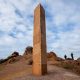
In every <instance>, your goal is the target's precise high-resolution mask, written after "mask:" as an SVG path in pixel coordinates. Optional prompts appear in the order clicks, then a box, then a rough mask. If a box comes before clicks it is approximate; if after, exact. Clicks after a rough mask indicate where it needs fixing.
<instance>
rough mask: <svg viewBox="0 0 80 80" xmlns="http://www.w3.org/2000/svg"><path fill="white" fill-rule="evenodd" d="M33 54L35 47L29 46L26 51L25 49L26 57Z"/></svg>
mask: <svg viewBox="0 0 80 80" xmlns="http://www.w3.org/2000/svg"><path fill="white" fill-rule="evenodd" d="M32 52H33V47H31V46H28V47H27V48H26V49H25V52H24V54H23V55H24V56H25V55H28V54H31V55H32Z"/></svg>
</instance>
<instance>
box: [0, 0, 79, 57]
mask: <svg viewBox="0 0 80 80" xmlns="http://www.w3.org/2000/svg"><path fill="white" fill-rule="evenodd" d="M39 3H41V4H42V5H43V7H44V8H45V12H46V32H47V51H54V52H55V53H56V54H57V55H58V56H60V57H64V54H66V55H67V56H68V57H70V53H71V52H73V53H74V56H75V58H78V57H80V0H0V58H5V57H7V56H9V55H10V54H11V53H12V52H14V51H18V52H20V54H23V53H24V50H25V48H26V47H27V46H32V45H33V16H34V9H35V7H36V6H37V5H38V4H39Z"/></svg>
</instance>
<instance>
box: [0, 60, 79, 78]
mask: <svg viewBox="0 0 80 80" xmlns="http://www.w3.org/2000/svg"><path fill="white" fill-rule="evenodd" d="M1 66H2V65H1ZM1 66H0V67H1ZM0 80H80V76H78V75H76V74H74V73H72V72H70V71H68V70H65V69H63V68H60V67H57V66H54V65H51V64H49V63H48V73H47V74H46V75H44V76H33V75H32V65H27V63H26V61H20V62H16V63H14V64H8V65H6V66H3V67H2V68H1V69H0Z"/></svg>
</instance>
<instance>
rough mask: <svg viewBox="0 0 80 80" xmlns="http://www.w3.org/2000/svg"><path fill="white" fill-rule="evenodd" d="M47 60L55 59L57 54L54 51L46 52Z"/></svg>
mask: <svg viewBox="0 0 80 80" xmlns="http://www.w3.org/2000/svg"><path fill="white" fill-rule="evenodd" d="M47 58H48V60H57V55H56V54H55V53H54V52H49V53H47Z"/></svg>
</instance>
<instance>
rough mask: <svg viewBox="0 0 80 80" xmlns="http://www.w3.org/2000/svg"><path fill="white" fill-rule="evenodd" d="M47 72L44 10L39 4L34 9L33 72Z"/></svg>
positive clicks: (39, 73) (36, 73)
mask: <svg viewBox="0 0 80 80" xmlns="http://www.w3.org/2000/svg"><path fill="white" fill-rule="evenodd" d="M46 73H47V54H46V25H45V11H44V9H43V7H42V6H41V4H39V5H38V6H37V7H36V9H35V11H34V35H33V74H34V75H44V74H46Z"/></svg>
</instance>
